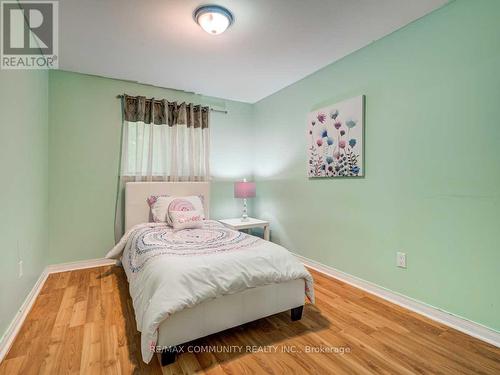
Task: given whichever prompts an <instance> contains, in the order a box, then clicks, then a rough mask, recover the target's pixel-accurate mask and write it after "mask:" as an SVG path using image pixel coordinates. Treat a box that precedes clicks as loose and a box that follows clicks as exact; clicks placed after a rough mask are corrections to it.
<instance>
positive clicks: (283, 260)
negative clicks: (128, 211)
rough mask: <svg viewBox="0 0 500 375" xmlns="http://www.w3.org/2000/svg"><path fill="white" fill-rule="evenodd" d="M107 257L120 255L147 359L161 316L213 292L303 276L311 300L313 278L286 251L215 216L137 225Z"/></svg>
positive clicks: (153, 344) (155, 340) (148, 358)
mask: <svg viewBox="0 0 500 375" xmlns="http://www.w3.org/2000/svg"><path fill="white" fill-rule="evenodd" d="M106 257H107V258H115V259H119V258H120V257H121V261H122V264H123V268H124V269H125V273H126V274H127V278H128V281H129V284H130V295H131V297H132V301H133V305H134V309H135V317H136V321H137V328H138V330H139V331H140V332H141V351H142V358H143V360H144V362H146V363H148V362H149V361H150V360H151V358H152V356H153V352H152V351H151V349H150V348H151V347H152V346H155V345H156V342H157V338H158V327H159V325H160V323H161V322H162V321H164V320H165V319H167V318H168V317H169V316H170V315H172V314H174V313H176V312H179V311H181V310H183V309H186V308H190V307H193V306H195V305H197V304H200V303H202V302H204V301H206V300H209V299H212V298H215V297H217V296H221V295H225V294H234V293H238V292H241V291H243V290H245V289H248V288H253V287H258V286H262V285H266V284H271V283H280V282H286V281H290V280H295V279H304V280H305V285H306V287H305V290H304V293H305V295H307V297H308V298H309V300H310V301H311V302H314V294H313V286H312V284H313V280H312V277H311V275H310V274H309V272H308V271H307V270H306V269H305V267H304V266H303V265H302V264H301V263H300V262H299V261H298V260H297V259H296V258H295V257H294V256H293V255H292V254H291V253H290V252H289V251H287V250H286V249H285V248H283V247H281V246H279V245H276V244H273V243H272V242H268V241H264V240H262V239H260V238H257V237H254V236H250V235H247V234H245V233H242V232H237V231H234V230H231V229H228V228H226V227H224V226H223V225H222V224H220V223H218V222H216V221H211V220H207V221H205V222H204V224H203V227H202V228H201V229H185V230H181V231H177V232H174V231H173V230H172V228H171V227H168V226H167V225H165V224H161V223H147V224H140V225H136V226H135V227H133V228H132V229H130V230H129V231H128V232H127V233H126V234H125V235H124V236H123V238H122V239H121V240H120V242H119V243H118V244H117V245H116V246H115V247H114V248H113V249H112V250H111V251H110V252H109V253H108V254H107V255H106Z"/></svg>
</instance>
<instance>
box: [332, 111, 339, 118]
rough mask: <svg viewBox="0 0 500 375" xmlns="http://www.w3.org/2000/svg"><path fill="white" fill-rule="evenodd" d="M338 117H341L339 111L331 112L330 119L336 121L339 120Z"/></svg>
mask: <svg viewBox="0 0 500 375" xmlns="http://www.w3.org/2000/svg"><path fill="white" fill-rule="evenodd" d="M338 115H339V111H337V110H335V111H333V112H330V117H331V118H332V119H334V120H335V119H336V118H337V116H338Z"/></svg>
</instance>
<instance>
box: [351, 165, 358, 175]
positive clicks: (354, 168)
mask: <svg viewBox="0 0 500 375" xmlns="http://www.w3.org/2000/svg"><path fill="white" fill-rule="evenodd" d="M351 171H352V173H354V174H358V173H359V167H358V166H354V167H352V169H351Z"/></svg>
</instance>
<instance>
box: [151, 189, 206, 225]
mask: <svg viewBox="0 0 500 375" xmlns="http://www.w3.org/2000/svg"><path fill="white" fill-rule="evenodd" d="M147 202H148V204H149V207H150V208H151V217H152V219H153V221H154V222H155V223H165V222H166V223H168V224H169V225H172V220H171V219H170V217H169V211H193V210H197V211H199V212H200V214H201V215H202V219H203V220H204V219H205V215H203V212H205V211H204V209H203V197H202V196H195V195H191V196H187V197H174V196H169V195H152V196H150V197H149V198H148V199H147Z"/></svg>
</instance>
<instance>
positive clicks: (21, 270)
mask: <svg viewBox="0 0 500 375" xmlns="http://www.w3.org/2000/svg"><path fill="white" fill-rule="evenodd" d="M18 265H19V274H18V275H19V278H21V277H23V261H22V260H20V261H19V263H18Z"/></svg>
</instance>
